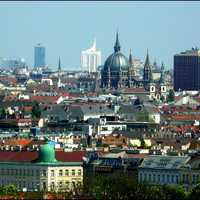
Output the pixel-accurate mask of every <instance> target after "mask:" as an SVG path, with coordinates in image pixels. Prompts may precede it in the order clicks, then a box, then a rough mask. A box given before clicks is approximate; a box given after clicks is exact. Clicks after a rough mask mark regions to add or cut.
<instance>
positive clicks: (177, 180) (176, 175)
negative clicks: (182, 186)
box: [176, 175, 179, 184]
mask: <svg viewBox="0 0 200 200" xmlns="http://www.w3.org/2000/svg"><path fill="white" fill-rule="evenodd" d="M178 182H179V181H178V175H176V183H177V184H178Z"/></svg>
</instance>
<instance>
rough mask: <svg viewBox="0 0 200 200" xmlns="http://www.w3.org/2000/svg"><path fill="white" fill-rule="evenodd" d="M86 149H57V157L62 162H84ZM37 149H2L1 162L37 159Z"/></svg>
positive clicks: (0, 152) (0, 153)
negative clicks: (70, 150) (17, 150)
mask: <svg viewBox="0 0 200 200" xmlns="http://www.w3.org/2000/svg"><path fill="white" fill-rule="evenodd" d="M85 155H86V151H74V152H64V151H56V159H57V160H58V161H61V162H82V157H83V156H85ZM37 157H38V152H37V151H19V152H15V151H0V162H6V161H7V162H30V161H32V160H35V159H37Z"/></svg>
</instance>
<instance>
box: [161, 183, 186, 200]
mask: <svg viewBox="0 0 200 200" xmlns="http://www.w3.org/2000/svg"><path fill="white" fill-rule="evenodd" d="M162 191H163V194H164V196H165V198H166V199H173V200H186V199H187V194H186V192H185V191H184V188H183V187H182V186H175V185H165V186H163V188H162Z"/></svg>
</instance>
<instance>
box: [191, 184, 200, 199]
mask: <svg viewBox="0 0 200 200" xmlns="http://www.w3.org/2000/svg"><path fill="white" fill-rule="evenodd" d="M199 197H200V184H198V185H197V186H196V187H194V188H193V189H192V191H191V193H190V195H189V200H198V199H199Z"/></svg>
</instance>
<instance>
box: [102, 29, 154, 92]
mask: <svg viewBox="0 0 200 200" xmlns="http://www.w3.org/2000/svg"><path fill="white" fill-rule="evenodd" d="M150 82H151V66H150V62H149V54H148V51H147V56H146V61H145V64H144V73H143V79H139V77H137V76H136V73H135V68H134V65H133V59H132V54H131V51H130V55H129V59H128V58H127V57H126V56H125V55H124V54H123V53H121V46H120V42H119V36H118V33H117V35H116V42H115V45H114V53H112V54H111V55H110V56H109V57H108V58H107V59H106V61H105V64H104V66H103V69H102V70H101V87H102V88H107V89H119V88H126V87H129V88H130V87H147V86H149V83H150Z"/></svg>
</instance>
